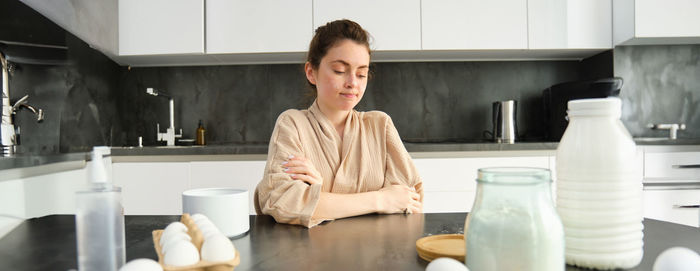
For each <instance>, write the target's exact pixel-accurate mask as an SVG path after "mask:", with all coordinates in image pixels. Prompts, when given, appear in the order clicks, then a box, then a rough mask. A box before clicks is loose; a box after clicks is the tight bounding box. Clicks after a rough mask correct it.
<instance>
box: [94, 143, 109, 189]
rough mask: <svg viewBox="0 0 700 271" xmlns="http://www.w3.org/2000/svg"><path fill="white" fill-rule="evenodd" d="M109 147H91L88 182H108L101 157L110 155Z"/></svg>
mask: <svg viewBox="0 0 700 271" xmlns="http://www.w3.org/2000/svg"><path fill="white" fill-rule="evenodd" d="M110 153H111V152H110V150H109V147H104V146H101V147H94V148H93V149H92V154H91V155H92V161H90V165H89V166H90V167H89V174H90V175H89V176H90V181H89V182H90V183H92V184H105V183H109V178H108V177H107V170H106V169H105V165H104V161H103V157H104V156H105V155H107V156H108V155H110Z"/></svg>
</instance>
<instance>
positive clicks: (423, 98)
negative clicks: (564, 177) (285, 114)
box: [119, 61, 580, 144]
mask: <svg viewBox="0 0 700 271" xmlns="http://www.w3.org/2000/svg"><path fill="white" fill-rule="evenodd" d="M372 72H373V78H372V79H371V80H370V82H369V84H368V87H367V90H366V93H365V96H364V98H363V100H362V102H361V104H360V105H359V106H358V109H359V110H373V109H376V110H381V111H385V112H387V113H388V114H389V115H390V116H392V118H393V120H394V122H395V125H396V127H397V129H398V130H399V133H400V134H401V136H402V137H403V138H404V139H405V140H407V141H418V142H426V141H431V142H435V141H475V140H481V139H482V138H483V134H482V132H483V131H485V130H490V129H491V103H492V102H493V101H497V100H507V99H514V100H517V101H518V102H519V104H518V106H519V114H520V115H519V116H518V117H519V125H520V126H519V128H520V134H522V135H523V137H524V138H529V139H533V140H536V139H538V138H540V137H541V136H542V127H541V124H540V120H541V116H542V105H541V100H540V95H541V91H542V90H543V89H544V88H545V87H547V86H549V85H552V84H555V83H558V82H562V81H568V80H577V79H579V77H580V76H579V74H580V73H579V62H577V61H528V62H445V63H378V64H374V65H373V66H372ZM147 87H155V88H157V89H159V90H161V91H163V92H166V93H168V94H170V95H172V96H173V97H174V99H175V107H176V119H175V122H176V128H183V132H184V137H187V138H192V137H193V136H194V132H195V128H196V126H197V123H198V120H200V119H202V120H203V121H204V123H205V128H206V129H207V131H208V133H207V135H208V137H207V140H208V141H209V142H210V143H211V144H226V143H246V142H251V143H252V142H267V141H268V140H269V137H270V134H271V133H272V129H273V126H274V122H275V120H276V118H277V115H279V114H280V113H281V112H282V111H284V110H286V109H288V108H306V107H307V106H308V102H305V92H306V91H308V89H307V85H306V79H305V77H304V74H303V70H302V66H301V65H248V66H209V67H165V68H132V69H131V70H127V69H123V70H122V74H121V79H120V87H119V88H120V95H122V96H121V99H120V101H123V102H121V103H120V110H121V111H123V112H128V113H125V114H123V116H124V120H125V123H124V127H125V129H126V132H127V137H128V141H129V142H130V143H131V142H136V139H137V137H138V136H143V137H144V142H145V143H146V144H155V139H156V134H155V133H156V131H155V127H156V123H157V122H158V123H160V124H161V128H162V130H164V129H165V128H163V127H164V126H166V125H167V123H168V105H167V100H165V99H161V98H158V97H153V96H149V95H147V94H146V88H147ZM132 101H134V102H132Z"/></svg>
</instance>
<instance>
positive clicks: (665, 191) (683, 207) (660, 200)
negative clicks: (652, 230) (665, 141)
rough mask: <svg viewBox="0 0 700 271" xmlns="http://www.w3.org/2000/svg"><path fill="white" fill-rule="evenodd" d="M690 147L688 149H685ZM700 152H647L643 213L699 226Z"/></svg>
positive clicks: (646, 215) (645, 155) (647, 215)
mask: <svg viewBox="0 0 700 271" xmlns="http://www.w3.org/2000/svg"><path fill="white" fill-rule="evenodd" d="M686 150H687V149H686ZM698 167H700V152H697V151H681V152H670V151H664V150H652V148H650V149H648V150H647V151H645V153H644V217H648V218H653V219H658V220H663V221H668V222H673V223H679V224H684V225H689V226H694V227H697V226H698V220H699V219H700V213H699V212H700V210H698V205H700V168H698Z"/></svg>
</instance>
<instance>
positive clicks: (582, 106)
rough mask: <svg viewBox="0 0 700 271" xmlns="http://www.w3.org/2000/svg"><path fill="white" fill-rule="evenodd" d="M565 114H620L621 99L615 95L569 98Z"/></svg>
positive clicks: (612, 115) (617, 116)
mask: <svg viewBox="0 0 700 271" xmlns="http://www.w3.org/2000/svg"><path fill="white" fill-rule="evenodd" d="M568 107H569V110H568V111H567V114H568V115H569V116H570V117H575V116H611V117H616V118H619V117H620V116H621V115H622V100H620V98H617V97H609V98H597V99H580V100H571V101H569V103H568Z"/></svg>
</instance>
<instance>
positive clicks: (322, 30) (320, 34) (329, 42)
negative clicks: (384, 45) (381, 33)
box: [306, 19, 372, 97]
mask: <svg viewBox="0 0 700 271" xmlns="http://www.w3.org/2000/svg"><path fill="white" fill-rule="evenodd" d="M369 39H370V36H369V33H368V32H367V31H366V30H364V29H363V28H362V26H360V25H359V24H358V23H356V22H353V21H351V20H348V19H342V20H336V21H332V22H330V23H327V24H326V25H323V26H319V27H318V28H316V34H314V37H313V39H311V43H310V44H309V52H308V53H307V54H306V61H307V62H309V63H310V64H311V67H312V68H313V69H318V66H319V65H320V64H321V59H322V58H323V57H324V56H326V54H327V53H328V50H330V49H331V48H332V47H333V46H335V45H336V44H337V43H338V42H341V41H343V40H351V41H354V42H356V43H357V44H360V45H364V46H365V47H367V52H368V53H370V55H371V53H372V52H371V50H370V49H369ZM306 82H307V83H308V84H309V86H311V89H312V91H313V93H309V94H310V95H313V96H314V97H315V96H316V86H315V85H314V84H311V82H309V81H308V80H307V81H306Z"/></svg>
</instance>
